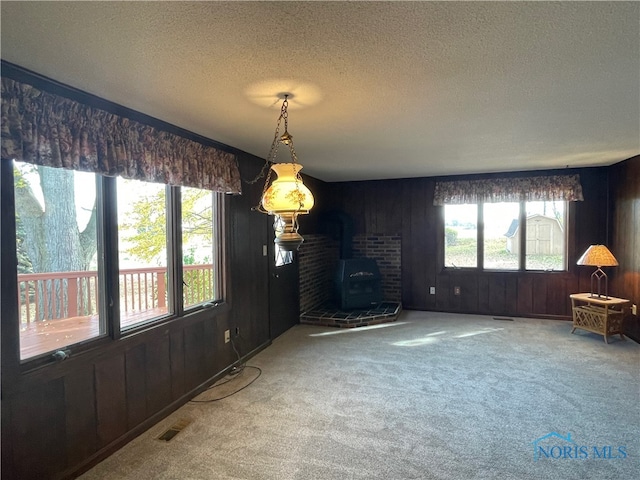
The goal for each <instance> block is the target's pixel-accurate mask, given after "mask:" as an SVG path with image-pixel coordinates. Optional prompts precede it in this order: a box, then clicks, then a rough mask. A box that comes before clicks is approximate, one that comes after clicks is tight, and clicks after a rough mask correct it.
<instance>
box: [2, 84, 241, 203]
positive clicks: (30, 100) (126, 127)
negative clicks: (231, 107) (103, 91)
mask: <svg viewBox="0 0 640 480" xmlns="http://www.w3.org/2000/svg"><path fill="white" fill-rule="evenodd" d="M1 129H2V130H1V133H2V153H1V155H2V159H3V160H11V159H17V160H21V161H24V162H28V163H35V164H38V165H45V166H50V167H59V168H67V169H72V170H82V171H87V172H95V173H99V174H101V175H107V176H116V175H119V176H122V177H124V178H131V179H136V180H144V181H148V182H158V183H166V184H169V185H184V186H189V187H196V188H203V189H207V190H213V191H217V192H226V193H240V192H241V181H240V171H239V170H238V164H237V160H236V157H235V155H234V154H232V153H229V152H225V151H223V150H220V149H217V148H215V147H211V146H208V145H204V144H202V143H198V142H196V141H193V140H190V139H188V138H185V137H181V136H179V135H175V134H173V133H169V132H166V131H162V130H159V129H157V128H154V127H151V126H149V125H145V124H143V123H139V122H136V121H134V120H131V119H128V118H126V117H122V116H119V115H116V114H113V113H109V112H107V111H105V110H101V109H98V108H94V107H90V106H88V105H85V104H82V103H79V102H76V101H74V100H70V99H68V98H65V97H61V96H59V95H55V94H52V93H48V92H44V91H42V90H38V89H37V88H35V87H33V86H31V85H28V84H25V83H21V82H18V81H15V80H12V79H9V78H5V77H3V78H2V127H1Z"/></svg>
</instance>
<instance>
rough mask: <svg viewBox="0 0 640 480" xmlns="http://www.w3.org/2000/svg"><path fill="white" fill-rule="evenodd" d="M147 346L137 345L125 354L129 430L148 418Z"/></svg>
mask: <svg viewBox="0 0 640 480" xmlns="http://www.w3.org/2000/svg"><path fill="white" fill-rule="evenodd" d="M146 372H147V362H146V344H140V345H136V346H135V347H134V348H132V349H131V350H129V351H127V352H126V353H125V375H126V379H127V383H126V395H127V397H126V402H127V430H131V429H133V428H134V427H135V426H136V425H138V424H140V423H142V422H143V421H144V420H145V419H146V418H147V378H146Z"/></svg>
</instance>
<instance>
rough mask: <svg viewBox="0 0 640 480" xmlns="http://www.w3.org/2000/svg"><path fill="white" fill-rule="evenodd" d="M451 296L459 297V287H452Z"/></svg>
mask: <svg viewBox="0 0 640 480" xmlns="http://www.w3.org/2000/svg"><path fill="white" fill-rule="evenodd" d="M453 294H454V295H460V287H458V286H457V285H456V286H455V287H453Z"/></svg>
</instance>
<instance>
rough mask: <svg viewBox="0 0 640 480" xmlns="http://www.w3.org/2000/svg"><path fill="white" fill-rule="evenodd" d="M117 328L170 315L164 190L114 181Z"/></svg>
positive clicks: (124, 327) (123, 181) (160, 185)
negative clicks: (117, 285) (117, 250)
mask: <svg viewBox="0 0 640 480" xmlns="http://www.w3.org/2000/svg"><path fill="white" fill-rule="evenodd" d="M117 197H118V249H119V267H120V268H119V278H118V280H119V287H120V328H121V329H123V330H126V329H127V328H131V327H133V326H136V325H139V324H141V323H146V322H147V321H149V320H152V319H154V318H157V317H160V316H163V315H167V314H168V313H173V312H174V310H173V308H169V305H168V304H169V302H168V299H170V298H171V295H167V255H168V248H167V187H166V186H165V185H163V184H159V183H148V182H141V181H138V180H126V179H124V178H120V177H118V179H117Z"/></svg>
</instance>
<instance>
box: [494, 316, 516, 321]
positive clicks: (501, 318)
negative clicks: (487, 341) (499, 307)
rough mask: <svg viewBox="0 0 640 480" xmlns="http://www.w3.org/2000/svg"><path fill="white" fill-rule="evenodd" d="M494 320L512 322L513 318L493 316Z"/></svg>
mask: <svg viewBox="0 0 640 480" xmlns="http://www.w3.org/2000/svg"><path fill="white" fill-rule="evenodd" d="M493 319H494V320H502V321H503V322H513V318H509V317H493Z"/></svg>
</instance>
